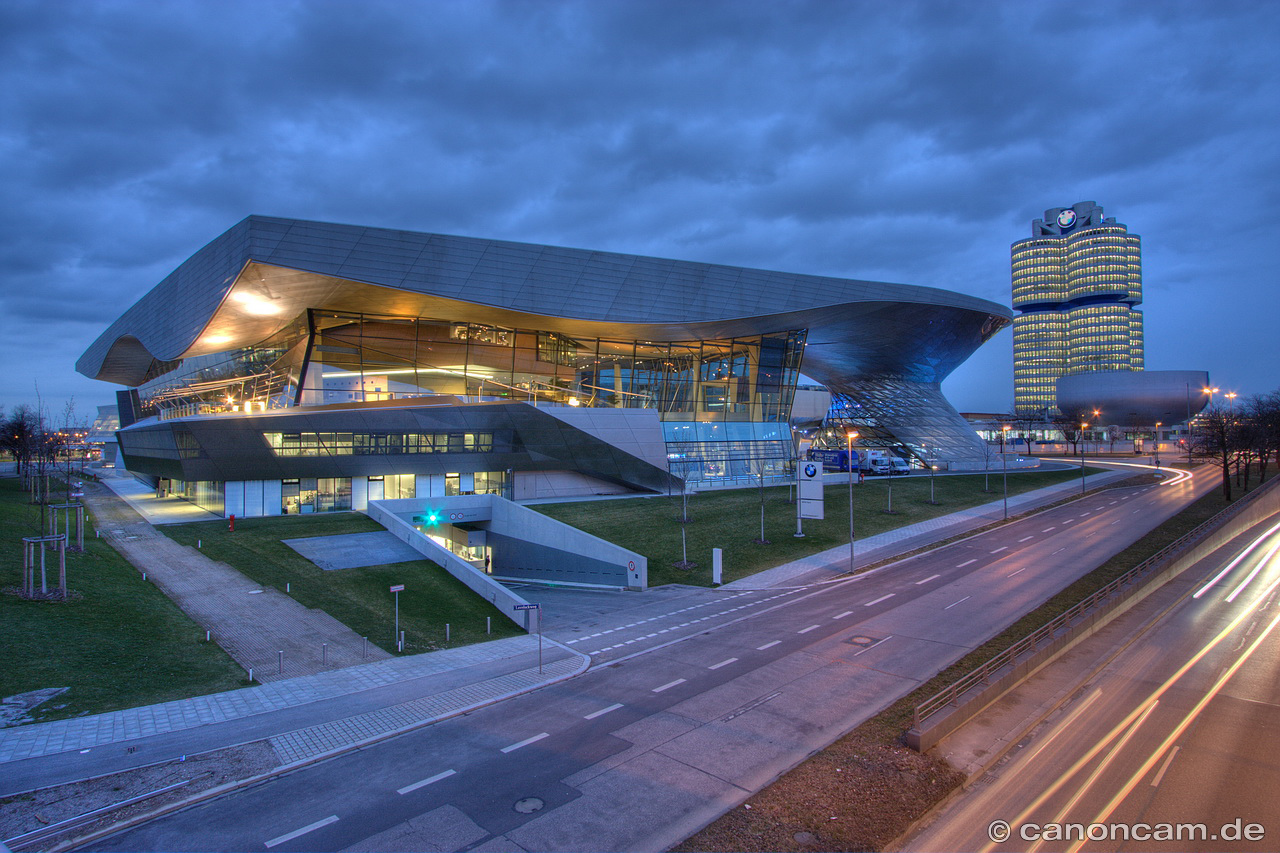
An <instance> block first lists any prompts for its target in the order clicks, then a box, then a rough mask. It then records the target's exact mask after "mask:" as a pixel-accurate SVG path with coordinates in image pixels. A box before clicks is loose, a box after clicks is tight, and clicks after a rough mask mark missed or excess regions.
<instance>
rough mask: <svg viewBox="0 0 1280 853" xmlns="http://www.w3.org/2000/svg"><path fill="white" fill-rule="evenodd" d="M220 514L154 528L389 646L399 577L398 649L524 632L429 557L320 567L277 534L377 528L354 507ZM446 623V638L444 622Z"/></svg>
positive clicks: (328, 533) (307, 534)
mask: <svg viewBox="0 0 1280 853" xmlns="http://www.w3.org/2000/svg"><path fill="white" fill-rule="evenodd" d="M227 528H228V525H227V523H226V522H224V521H209V522H199V523H196V524H171V525H165V526H163V527H160V528H159V529H160V530H161V531H162V532H163V533H164V534H165V535H167V536H168V537H169V538H170V539H172V540H174V541H175V542H179V543H181V544H183V545H190V546H193V547H194V546H195V544H196V540H197V539H198V540H200V542H201V548H202V552H203V553H204V555H205V556H206V557H209V558H210V559H213V560H219V561H221V562H224V563H226V564H227V565H229V566H232V567H233V568H235V569H237V570H239V571H240V572H242V573H244V574H245V575H246V576H248V577H250V578H252V579H253V580H254V581H256V582H257V583H260V584H262V585H263V586H270V587H274V588H275V589H277V590H279V591H280V592H284V591H285V590H286V588H287V589H288V591H289V593H288V594H289V595H291V596H293V598H294V599H296V600H297V601H299V602H300V603H302V604H304V605H306V606H307V607H314V608H316V609H319V610H323V611H324V612H325V613H328V614H329V615H330V616H332V617H333V618H334V619H337V620H338V621H339V622H341V623H342V624H344V625H346V626H347V627H348V628H350V629H351V630H353V631H355V632H356V633H357V634H359V635H360V636H362V637H368V638H369V642H371V643H376V644H377V645H378V646H380V647H382V648H384V649H386V650H387V651H390V652H393V653H394V651H395V641H394V637H393V633H394V630H393V627H392V624H393V618H394V604H395V597H394V596H393V595H392V593H391V592H389V591H388V589H389V587H390V586H391V585H393V584H404V585H405V590H404V592H402V593H400V630H402V631H404V632H405V653H406V654H416V653H419V652H426V651H433V650H435V649H442V648H454V647H456V646H465V645H469V644H471V643H478V642H483V641H484V640H495V639H498V638H500V637H511V636H515V635H516V634H520V633H523V631H522V629H520V628H518V627H517V626H516V625H515V623H513V622H512V621H511V620H510V619H508V618H507V617H506V616H504V615H502V612H501V611H500V610H498V609H497V608H496V607H494V606H493V605H492V604H490V603H488V602H487V601H485V600H484V599H482V598H481V597H480V596H478V595H476V594H475V593H474V592H472V591H471V590H469V589H467V587H465V586H464V585H463V584H462V583H461V582H460V581H459V580H458V579H457V578H455V577H453V576H452V575H450V574H449V573H448V572H446V571H445V570H444V569H442V568H440V567H439V566H437V565H436V564H435V563H432V562H430V561H428V560H415V561H413V562H408V563H393V564H390V565H379V566H367V567H364V568H358V569H338V570H335V571H325V570H323V569H321V568H320V567H319V566H317V565H316V564H315V563H313V562H311V561H310V560H308V559H306V558H305V557H303V556H302V555H301V554H299V553H298V552H296V551H294V550H293V549H292V548H290V547H289V546H288V545H285V544H284V542H283V541H282V540H284V539H303V538H309V537H312V536H339V535H342V534H346V533H370V532H374V531H381V530H384V529H385V528H383V527H382V526H381V525H379V524H378V523H377V522H374V521H372V520H371V519H369V518H368V517H366V516H364V515H359V514H356V513H335V514H328V513H326V514H323V515H305V516H288V517H278V518H247V519H236V530H235V532H234V533H232V532H230V531H229V530H228V529H227ZM486 616H488V617H492V625H493V633H492V634H488V635H486V634H485V617H486ZM446 624H448V625H449V626H450V637H449V641H448V642H445V625H446Z"/></svg>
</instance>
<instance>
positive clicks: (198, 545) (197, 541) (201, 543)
mask: <svg viewBox="0 0 1280 853" xmlns="http://www.w3.org/2000/svg"><path fill="white" fill-rule="evenodd" d="M203 544H204V542H203V540H200V539H197V540H196V550H197V551H199V550H200V546H201V545H203Z"/></svg>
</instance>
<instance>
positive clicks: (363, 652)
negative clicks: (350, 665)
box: [360, 637, 369, 660]
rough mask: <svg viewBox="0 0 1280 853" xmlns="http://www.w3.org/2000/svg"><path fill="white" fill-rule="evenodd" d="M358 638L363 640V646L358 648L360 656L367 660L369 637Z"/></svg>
mask: <svg viewBox="0 0 1280 853" xmlns="http://www.w3.org/2000/svg"><path fill="white" fill-rule="evenodd" d="M360 639H362V640H364V646H363V647H361V649H360V657H361V658H364V659H366V660H367V659H368V657H369V638H368V637H361V638H360Z"/></svg>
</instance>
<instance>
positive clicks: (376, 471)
mask: <svg viewBox="0 0 1280 853" xmlns="http://www.w3.org/2000/svg"><path fill="white" fill-rule="evenodd" d="M432 431H439V432H475V431H481V432H493V433H494V434H495V441H494V445H495V447H494V451H493V452H489V453H410V454H374V455H335V456H328V455H325V456H277V455H275V453H274V452H273V451H272V450H271V448H270V446H269V445H268V444H267V442H266V440H265V439H264V438H263V436H262V434H263V433H264V432H317V433H327V432H384V433H415V432H432ZM504 431H505V433H506V434H507V435H509V436H510V446H509V447H505V448H504V447H503V445H505V444H506V438H507V436H506V435H503V433H504ZM178 433H188V434H189V435H190V437H191V442H190V443H188V445H187V447H188V451H187V455H186V458H182V456H183V454H180V453H179V451H178V446H179V445H178V442H177V440H176V438H175V436H176V435H177V434H178ZM121 434H122V435H123V436H124V439H125V441H124V442H123V443H122V445H121V446H122V448H123V447H126V446H128V447H131V448H138V449H134V450H131V451H130V454H129V455H128V457H127V458H128V461H129V466H128V467H129V470H130V471H135V472H138V473H144V474H153V475H158V476H164V477H172V478H175V479H182V480H193V481H194V480H215V481H223V482H228V481H235V480H266V479H270V480H276V479H284V478H289V477H353V476H369V475H380V474H382V475H385V474H446V473H464V474H465V473H474V472H476V471H505V470H514V471H541V470H547V469H548V468H550V469H554V470H565V471H577V472H579V473H582V474H586V475H589V476H592V477H595V478H597V479H602V480H606V481H609V482H613V483H618V484H620V485H624V486H626V487H628V488H632V489H637V490H640V491H665V490H666V489H667V488H669V487H670V486H671V485H672V483H673V482H676V481H673V478H672V477H671V476H670V474H668V472H667V471H666V470H664V469H662V468H659V467H657V466H655V465H654V464H652V463H651V462H649V461H647V460H645V459H641V458H638V457H637V456H634V455H632V454H631V453H629V452H627V450H625V449H623V448H619V447H615V446H613V445H610V444H609V443H608V442H606V441H604V440H602V439H601V438H599V437H597V436H595V435H591V434H589V433H587V432H584V431H582V430H580V429H578V428H576V427H574V426H572V425H570V424H566V423H563V422H561V421H560V420H558V419H556V418H554V417H552V416H551V415H549V414H547V413H546V412H543V411H541V410H539V409H537V408H536V407H534V406H530V405H528V404H526V403H480V404H474V405H466V406H413V405H408V406H398V407H386V406H379V407H358V406H357V407H348V408H336V407H328V408H315V409H305V408H300V409H285V410H280V411H278V412H270V413H267V414H261V415H218V416H205V417H195V418H175V419H173V420H169V421H146V422H143V423H141V424H138V425H136V426H135V427H133V428H131V429H129V430H121ZM134 437H138V438H136V439H135V440H133V441H131V440H130V439H131V438H134ZM144 446H152V447H156V448H159V450H158V451H157V452H147V451H145V450H143V449H141V448H142V447H144Z"/></svg>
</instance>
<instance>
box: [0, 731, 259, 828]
mask: <svg viewBox="0 0 1280 853" xmlns="http://www.w3.org/2000/svg"><path fill="white" fill-rule="evenodd" d="M279 763H280V761H279V759H278V758H277V757H276V754H275V751H274V750H272V749H271V747H270V745H268V744H267V742H266V741H258V742H257V743H250V744H245V745H243V746H233V747H229V748H227V749H220V750H217V751H216V752H208V753H205V754H203V755H195V756H191V757H189V758H187V760H186V761H172V762H169V763H166V764H157V765H153V766H151V767H140V768H138V769H137V770H126V771H124V772H123V773H115V774H112V775H110V776H101V777H99V778H97V779H89V780H87V781H84V782H72V783H69V784H66V785H58V786H56V787H52V788H42V789H40V790H39V791H32V792H30V793H27V794H17V795H15V796H12V797H5V798H4V799H0V839H12V838H14V837H16V836H19V835H22V834H24V833H27V832H31V831H33V830H37V829H43V828H45V827H47V826H51V825H53V824H56V823H59V822H61V821H64V820H67V819H69V818H73V817H78V816H80V815H83V814H86V813H88V812H91V811H93V810H95V809H100V808H104V807H108V806H111V805H113V804H115V803H120V802H123V801H124V800H128V799H130V798H132V797H136V796H139V795H140V794H146V793H150V792H151V791H155V790H157V789H159V788H163V787H165V786H167V785H172V784H174V783H175V782H183V781H187V782H188V783H187V784H186V785H183V786H182V787H180V788H175V789H174V790H172V791H169V792H167V793H164V794H160V795H157V796H155V797H150V798H148V799H146V800H143V801H142V802H139V803H136V804H134V805H131V806H124V807H122V808H118V809H112V810H110V811H109V812H106V813H104V814H103V815H102V816H101V817H98V818H96V819H95V820H94V821H93V822H92V823H89V824H85V825H82V826H77V827H75V828H73V829H69V830H67V832H66V833H65V834H64V835H62V836H59V837H60V838H71V837H78V836H82V835H86V834H88V833H89V832H92V831H94V830H96V829H101V828H103V827H106V826H109V825H111V824H113V823H116V822H118V821H121V820H124V819H126V818H129V817H133V816H134V815H138V814H142V813H144V812H148V811H151V810H152V809H155V808H158V807H159V806H161V805H164V804H165V803H170V802H174V801H176V800H181V799H185V798H186V797H190V796H191V795H192V794H196V793H199V792H200V791H203V790H206V789H208V788H212V787H214V786H216V785H222V784H225V783H227V782H236V781H239V780H241V779H248V778H249V777H251V776H257V775H259V774H262V773H266V772H268V771H270V770H272V769H274V768H275V767H277V766H278V765H279ZM188 780H190V781H188ZM54 841H55V839H50V838H42V839H40V840H39V841H33V842H32V843H31V845H30V846H29V847H28V846H26V845H22V844H17V845H12V846H13V848H14V849H15V850H25V849H41V850H47V849H49V847H50V846H51V845H52V844H53V843H54Z"/></svg>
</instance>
